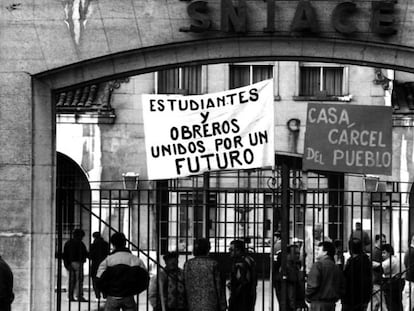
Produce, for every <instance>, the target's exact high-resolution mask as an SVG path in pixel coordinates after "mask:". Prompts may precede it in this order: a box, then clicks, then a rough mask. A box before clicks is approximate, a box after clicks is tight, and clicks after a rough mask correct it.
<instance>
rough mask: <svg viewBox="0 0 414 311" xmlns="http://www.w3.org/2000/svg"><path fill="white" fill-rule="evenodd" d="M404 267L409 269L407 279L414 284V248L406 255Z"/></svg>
mask: <svg viewBox="0 0 414 311" xmlns="http://www.w3.org/2000/svg"><path fill="white" fill-rule="evenodd" d="M404 265H405V268H406V269H407V273H406V274H405V279H406V280H407V281H410V282H414V247H412V246H410V248H409V249H408V250H407V252H406V253H405V255H404Z"/></svg>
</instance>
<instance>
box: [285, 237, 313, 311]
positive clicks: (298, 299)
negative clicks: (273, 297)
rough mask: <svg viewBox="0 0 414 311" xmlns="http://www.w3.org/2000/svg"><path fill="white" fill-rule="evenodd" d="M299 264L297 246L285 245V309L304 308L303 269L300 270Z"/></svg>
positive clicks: (288, 310)
mask: <svg viewBox="0 0 414 311" xmlns="http://www.w3.org/2000/svg"><path fill="white" fill-rule="evenodd" d="M300 266H301V261H300V251H299V246H298V245H295V244H292V245H289V246H288V247H287V262H286V295H287V297H286V298H287V304H286V306H285V309H286V311H296V310H298V309H299V310H302V309H306V303H305V280H304V278H303V271H300ZM279 306H280V305H279Z"/></svg>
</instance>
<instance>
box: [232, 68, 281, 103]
mask: <svg viewBox="0 0 414 311" xmlns="http://www.w3.org/2000/svg"><path fill="white" fill-rule="evenodd" d="M231 66H249V83H250V84H249V85H252V84H253V70H252V68H253V66H272V76H273V81H274V83H273V93H274V100H280V96H279V62H273V61H260V62H246V63H244V62H236V63H228V65H227V68H228V79H227V85H226V89H228V90H229V89H230V79H231V70H230V68H231Z"/></svg>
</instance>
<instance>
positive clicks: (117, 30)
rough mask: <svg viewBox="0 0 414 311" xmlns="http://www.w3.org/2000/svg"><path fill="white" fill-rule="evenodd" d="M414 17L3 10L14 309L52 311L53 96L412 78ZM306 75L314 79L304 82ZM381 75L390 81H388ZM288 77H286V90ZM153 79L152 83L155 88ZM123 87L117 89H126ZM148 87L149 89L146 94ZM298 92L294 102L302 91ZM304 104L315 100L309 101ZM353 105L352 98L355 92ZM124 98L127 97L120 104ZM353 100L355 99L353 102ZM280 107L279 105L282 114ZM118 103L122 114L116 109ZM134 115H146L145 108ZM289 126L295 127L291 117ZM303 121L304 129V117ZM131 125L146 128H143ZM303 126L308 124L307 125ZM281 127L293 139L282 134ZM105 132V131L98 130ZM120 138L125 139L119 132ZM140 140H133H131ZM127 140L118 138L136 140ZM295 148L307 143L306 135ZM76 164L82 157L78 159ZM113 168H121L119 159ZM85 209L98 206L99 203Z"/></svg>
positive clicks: (406, 12) (401, 147)
mask: <svg viewBox="0 0 414 311" xmlns="http://www.w3.org/2000/svg"><path fill="white" fill-rule="evenodd" d="M236 7H237V8H238V9H237V10H236ZM412 10H413V4H412V3H411V2H410V1H408V0H406V1H399V2H398V3H391V2H388V1H368V2H363V3H348V2H344V1H340V0H338V1H277V2H276V1H266V2H260V3H259V2H257V1H253V0H252V1H249V0H246V1H243V0H240V1H234V2H233V1H230V0H221V1H209V2H207V1H191V2H189V1H175V0H168V1H151V2H149V1H140V0H136V1H131V2H128V3H127V2H114V1H100V2H99V3H98V2H92V1H91V2H90V1H55V0H39V1H35V2H32V3H30V4H27V3H21V4H17V3H14V4H12V3H10V4H5V5H4V6H2V7H1V8H0V35H1V38H2V48H1V52H0V64H1V67H0V68H1V70H0V84H1V87H0V94H1V106H0V119H1V125H0V126H1V135H0V139H1V145H2V147H3V148H2V151H1V152H0V154H1V157H0V170H1V174H0V179H1V183H2V192H1V197H0V199H1V200H2V204H1V207H0V214H1V216H2V219H3V221H2V222H1V225H0V253H1V254H2V257H3V258H5V259H6V260H7V261H8V262H9V263H10V265H11V267H12V269H13V271H14V273H15V279H16V282H15V284H16V285H15V292H16V301H15V302H14V309H15V310H52V309H55V306H56V298H55V295H54V291H55V284H56V282H55V275H56V271H57V270H58V267H57V264H56V260H55V251H56V235H57V234H56V232H57V230H56V209H55V206H56V205H55V203H56V202H59V198H58V196H59V195H60V194H58V193H57V191H56V185H57V182H58V175H57V174H56V171H57V169H56V168H57V159H58V157H57V156H56V151H59V149H58V147H57V140H56V134H57V133H56V129H57V126H56V124H57V123H59V124H60V123H62V124H63V122H64V120H59V119H56V111H57V103H59V99H58V98H57V95H58V94H61V93H62V92H65V91H69V90H72V89H76V88H77V87H80V86H86V85H89V86H91V89H92V85H93V84H96V83H102V82H109V81H114V80H117V79H124V78H125V77H132V76H134V75H137V74H140V75H141V74H146V73H149V72H155V71H159V70H164V69H171V68H173V67H177V66H180V67H184V66H186V65H207V64H219V63H232V64H237V63H239V62H242V63H245V62H251V61H261V62H263V61H264V62H268V61H272V62H273V61H282V60H283V61H300V62H315V61H316V62H322V63H341V64H353V65H362V66H365V65H368V66H371V67H378V68H387V69H391V70H398V71H406V72H414V67H413V66H412V64H413V63H414V62H413V55H414V54H413V47H414V42H413V38H412V36H411V33H412V29H413V25H412V23H411V20H410V16H411V14H410V12H411V11H412ZM300 16H306V18H305V19H304V20H303V19H300V18H298V17H300ZM217 69H218V68H216V70H217ZM212 70H214V66H213V67H212ZM229 70H230V69H229ZM311 72H313V71H312V70H309V75H311ZM382 73H383V75H385V76H386V77H388V78H389V77H390V76H387V75H388V73H386V72H385V71H383V72H382ZM282 76H284V75H283V74H282V72H279V81H281V80H280V77H282ZM406 78H407V77H406V76H403V75H401V77H399V76H398V75H396V76H395V80H399V79H400V80H399V81H400V82H402V84H403V88H404V89H405V90H406V91H407V92H408V93H407V94H408V95H406V96H405V97H406V98H407V99H408V101H407V103H408V104H407V106H403V105H402V104H400V107H402V108H404V109H405V110H404V109H402V110H404V111H401V112H400V114H399V115H398V116H397V115H396V116H395V123H394V124H395V128H394V141H395V142H396V141H401V142H400V143H398V144H397V145H396V146H395V152H394V154H393V158H396V157H399V158H400V159H402V160H401V161H399V162H395V163H399V164H397V165H398V166H399V167H398V166H394V175H393V178H394V177H396V176H398V175H399V176H400V177H399V178H397V179H396V180H397V181H400V180H402V181H408V182H411V180H412V172H411V171H410V167H411V159H410V157H407V155H410V154H411V149H410V141H411V139H410V137H411V121H410V103H411V99H410V95H409V93H410V88H409V84H406V85H405V86H404V83H406V82H410V81H411V78H410V77H408V78H407V79H406ZM373 79H374V80H375V79H376V78H370V80H369V82H367V83H369V84H370V85H371V83H372V80H373ZM149 80H151V84H153V83H154V82H153V80H152V78H149ZM377 80H378V81H380V80H382V78H380V79H377ZM131 81H132V79H131ZM295 81H296V80H295ZM233 82H234V83H236V81H233ZM285 82H286V81H285ZM214 83H215V82H214V81H213V82H212V84H213V85H214ZM229 83H230V82H229ZM125 85H126V84H125ZM125 85H124V84H122V86H121V87H124V89H123V90H124V91H125V88H127V86H125ZM128 85H131V84H128ZM144 85H145V86H146V87H148V85H149V84H146V83H144ZM407 86H408V87H407ZM153 87H154V88H155V86H153ZM216 87H217V89H219V88H220V87H223V88H224V87H225V84H222V81H217V86H216ZM369 89H372V91H373V92H374V95H375V94H379V95H380V96H378V100H379V101H382V100H383V97H384V94H382V93H381V92H382V91H381V89H380V88H379V86H378V88H375V90H374V87H372V86H371V87H370V88H369ZM118 90H119V91H121V88H120V89H118ZM283 90H284V89H283V88H279V93H278V94H279V96H281V101H283V100H284V97H283V96H282V92H283ZM305 90H306V88H304V89H303V90H302V91H305ZM378 90H379V91H381V92H378ZM151 91H152V90H151ZM322 91H323V90H322ZM134 92H135V91H134ZM377 92H378V93H377ZM88 94H89V93H88ZM88 94H86V95H88ZM293 94H294V96H296V95H298V96H299V93H295V92H294V93H293ZM86 95H85V96H86ZM308 95H309V96H312V95H311V93H308ZM346 95H353V93H352V91H350V92H349V94H346ZM371 95H373V94H371ZM371 95H370V96H368V97H369V98H371ZM78 96H80V95H79V94H78ZM114 96H115V95H114ZM117 96H118V97H122V94H117ZM374 97H375V96H374ZM403 97H404V96H403ZM380 98H381V99H380ZM353 100H357V99H356V98H354V97H353ZM119 102H122V101H119ZM278 102H279V101H278V100H276V101H275V103H276V104H277V103H278ZM369 102H371V101H369ZM112 103H113V104H114V105H115V104H116V102H115V101H114V102H111V105H112ZM376 103H378V102H376ZM384 103H385V102H384ZM103 105H105V101H103ZM135 108H136V109H139V106H138V107H135ZM116 109H117V110H118V111H119V110H120V109H118V107H116ZM101 110H106V112H107V113H106V115H103V116H99V119H100V120H99V122H102V124H103V123H104V122H107V123H110V122H113V117H112V115H111V110H110V108H108V107H102V108H101ZM117 110H115V111H117ZM289 116H290V114H289ZM291 116H292V117H294V115H293V114H292V115H291ZM124 117H125V118H128V117H131V118H133V117H135V115H134V114H129V113H127V112H126V113H125V115H124ZM91 118H93V116H92V117H91ZM117 118H118V115H117ZM297 119H298V120H302V119H301V118H300V116H299V118H297ZM56 120H58V121H56ZM67 121H68V120H67ZM99 122H98V124H99V127H95V126H90V128H89V129H85V131H88V130H90V134H88V135H89V137H95V138H96V137H104V136H105V135H108V137H110V135H111V133H105V128H104V127H103V126H101V123H99ZM134 122H136V126H137V128H139V126H140V125H139V124H140V122H139V121H136V120H134ZM114 124H115V125H116V126H117V125H118V124H117V123H116V122H115V123H114ZM281 124H282V122H281ZM303 124H304V123H303ZM300 126H303V125H302V122H301V125H300ZM85 127H86V126H85ZM281 127H283V128H284V130H285V131H287V130H286V128H285V125H281ZM98 128H99V129H100V130H101V132H97V130H98ZM119 131H120V132H121V131H122V126H121V127H120V128H119ZM139 133H140V130H137V131H136V132H135V133H134V134H137V135H139ZM301 133H303V131H299V135H300V134H301ZM112 134H113V133H112ZM124 134H125V135H126V136H123V137H127V136H128V135H131V136H132V135H133V134H132V133H124ZM83 135H85V136H87V135H86V134H83ZM81 136H82V135H79V137H81ZM82 137H84V136H82ZM284 137H286V136H284ZM399 138H401V140H399ZM136 139H137V140H139V138H136ZM141 139H142V138H141ZM298 139H299V140H298V141H299V142H300V141H301V137H300V136H299V138H298ZM92 141H93V143H92ZM98 141H99V140H98ZM115 141H116V139H115ZM99 142H100V143H102V144H101V145H100V146H99V145H98V142H97V141H96V139H94V140H92V139H91V140H89V141H86V143H85V144H84V148H85V149H84V150H101V151H102V150H104V149H102V148H103V147H105V148H108V150H110V151H111V152H109V153H106V152H101V156H102V157H111V156H114V155H113V153H112V151H113V152H114V153H115V154H116V149H117V148H116V145H114V144H113V145H111V144H109V145H105V144H106V143H107V141H106V140H105V142H104V140H100V141H99ZM288 142H289V140H287V142H286V143H288ZM294 142H295V137H294V135H293V138H291V142H290V143H291V144H292V146H291V147H289V148H288V150H290V151H291V150H294V148H295V147H297V148H298V149H297V150H294V151H296V153H300V148H301V147H300V143H299V144H297V145H296V144H295V143H294ZM82 143H84V141H82ZM59 148H61V149H60V150H62V151H61V153H60V154H61V157H62V158H65V156H64V155H63V152H64V151H65V150H64V148H63V147H61V146H60V147H59ZM139 150H141V149H139ZM65 152H67V151H65ZM71 152H72V151H71ZM134 152H135V149H134ZM139 152H140V151H139ZM98 153H99V152H98ZM294 153H295V152H294ZM79 154H82V155H83V154H85V152H83V151H80V152H79ZM58 155H59V154H58ZM136 156H137V160H138V161H140V160H142V159H143V154H138V155H136ZM59 157H60V156H59ZM116 158H117V159H116V161H120V160H121V159H122V154H118V155H117V156H116ZM129 159H130V158H128V159H126V160H125V164H126V166H129V165H130V167H131V170H135V168H136V167H135V166H134V165H135V161H133V160H129ZM134 159H135V158H134ZM81 160H82V161H84V162H82V163H81V164H82V167H84V168H86V171H89V172H91V173H90V174H91V176H92V177H93V179H95V178H96V177H97V176H101V179H100V180H97V181H100V182H102V181H104V179H106V177H108V178H110V179H109V181H110V180H113V179H112V177H111V176H106V175H103V174H102V173H100V170H101V171H102V172H105V174H111V173H112V174H114V176H115V177H114V179H118V178H119V177H118V176H119V173H121V174H122V173H123V172H125V171H124V170H123V169H122V170H121V172H119V171H118V170H117V169H114V170H113V171H112V172H110V171H105V168H101V167H100V165H102V163H105V164H106V163H107V162H109V161H106V159H104V160H103V161H102V160H97V159H95V158H93V159H83V156H79V155H78V156H75V155H73V154H71V156H70V158H65V159H63V161H66V163H72V164H74V162H75V163H76V162H78V163H77V164H79V161H81ZM71 161H72V162H71ZM129 161H131V162H129ZM132 163H133V164H132ZM68 165H69V164H68ZM126 166H125V167H126ZM140 167H141V166H140ZM137 169H138V168H137ZM128 171H129V168H128ZM128 171H126V172H128ZM83 173H85V172H83ZM140 173H141V172H140ZM142 174H144V173H142ZM80 176H82V175H81V174H80ZM75 181H76V183H78V184H79V183H83V184H86V181H89V182H90V181H95V180H92V179H87V178H86V179H85V176H83V177H79V178H78V179H76V180H75ZM271 184H272V183H271ZM345 184H346V185H348V186H349V185H352V186H353V185H356V184H358V185H359V182H354V181H353V176H349V177H346V178H345ZM390 185H391V184H390ZM386 186H387V187H388V185H387V184H386ZM347 189H350V186H349V187H348V188H347ZM407 189H410V188H409V186H408V188H407ZM380 199H381V198H380ZM84 200H89V198H86V199H84ZM106 200H108V198H106ZM122 200H124V199H123V198H121V197H120V198H119V206H122V205H123V204H124V203H123V201H122ZM90 201H91V202H93V200H92V197H91V199H90ZM206 201H207V200H205V202H206ZM148 202H149V203H148V204H150V203H151V201H148ZM381 202H382V201H381ZM104 203H105V202H104ZM111 204H112V203H111ZM407 208H408V206H407ZM380 210H382V209H380ZM391 230H392V229H391ZM205 231H206V229H205ZM205 231H204V232H205ZM167 232H168V231H167ZM39 297H41V299H40V298H39Z"/></svg>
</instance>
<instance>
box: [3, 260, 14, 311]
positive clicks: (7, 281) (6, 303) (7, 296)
mask: <svg viewBox="0 0 414 311" xmlns="http://www.w3.org/2000/svg"><path fill="white" fill-rule="evenodd" d="M13 300H14V293H13V272H12V270H11V269H10V266H9V265H8V264H7V263H6V262H5V261H4V259H3V258H1V257H0V310H1V311H10V310H11V304H12V302H13Z"/></svg>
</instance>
